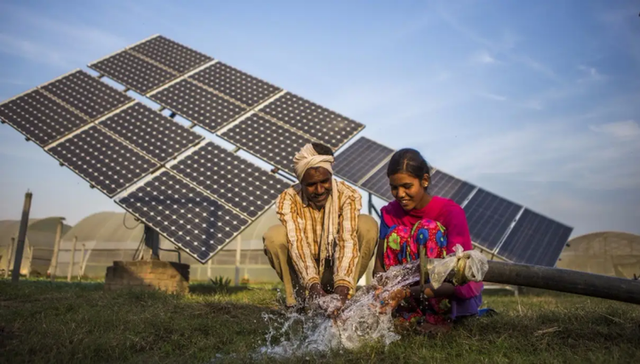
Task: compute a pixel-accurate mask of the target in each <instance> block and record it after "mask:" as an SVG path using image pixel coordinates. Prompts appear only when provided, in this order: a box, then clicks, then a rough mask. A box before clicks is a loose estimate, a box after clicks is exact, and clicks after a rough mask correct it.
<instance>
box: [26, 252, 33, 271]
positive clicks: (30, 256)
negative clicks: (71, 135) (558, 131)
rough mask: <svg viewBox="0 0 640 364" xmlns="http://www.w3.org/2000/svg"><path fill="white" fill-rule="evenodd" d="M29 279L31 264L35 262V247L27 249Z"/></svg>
mask: <svg viewBox="0 0 640 364" xmlns="http://www.w3.org/2000/svg"><path fill="white" fill-rule="evenodd" d="M27 254H28V258H27V278H31V263H32V262H33V247H32V246H31V245H29V246H28V247H27Z"/></svg>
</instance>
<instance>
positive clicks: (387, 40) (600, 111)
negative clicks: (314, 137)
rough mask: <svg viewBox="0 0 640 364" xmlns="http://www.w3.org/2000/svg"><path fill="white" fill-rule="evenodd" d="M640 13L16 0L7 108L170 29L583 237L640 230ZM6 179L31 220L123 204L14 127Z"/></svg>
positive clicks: (547, 4) (4, 94)
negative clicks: (27, 199)
mask: <svg viewBox="0 0 640 364" xmlns="http://www.w3.org/2000/svg"><path fill="white" fill-rule="evenodd" d="M638 13H640V4H638V3H637V2H635V1H623V0H620V1H581V0H576V1H562V2H558V1H535V2H534V1H528V2H524V1H455V2H453V1H449V2H444V1H442V2H439V1H398V2H389V1H387V2H383V1H348V2H342V1H322V2H315V3H312V2H307V1H304V2H293V1H291V2H285V1H269V2H266V1H234V2H230V1H227V2H222V1H189V2H177V1H176V2H171V1H135V2H133V1H131V2H126V1H108V2H106V1H64V2H53V1H6V0H4V1H2V2H0V64H2V67H0V100H5V99H8V98H10V97H13V96H15V95H17V94H19V93H21V92H24V91H26V90H28V89H31V88H33V87H35V86H37V85H39V84H41V83H44V82H47V81H49V80H51V79H53V78H55V77H58V76H60V75H62V74H64V73H67V72H69V71H71V70H73V69H76V68H83V69H86V64H88V63H90V62H91V61H94V60H96V59H99V58H101V57H103V56H105V55H108V54H110V53H112V52H114V51H117V50H119V49H121V48H123V47H125V46H128V45H130V44H132V43H134V42H137V41H139V40H142V39H144V38H147V37H149V36H151V35H153V34H158V33H159V34H162V35H165V36H167V37H169V38H172V39H174V40H176V41H178V42H181V43H184V44H186V45H188V46H190V47H193V48H195V49H198V50H200V51H202V52H204V53H206V54H208V55H210V56H212V57H214V58H217V59H219V60H221V61H223V62H226V63H228V64H231V65H232V66H234V67H237V68H239V69H241V70H243V71H245V72H248V73H250V74H252V75H254V76H258V77H260V78H263V79H265V80H267V81H269V82H271V83H273V84H276V85H278V86H280V87H282V88H284V89H287V90H289V91H292V92H294V93H297V94H300V95H302V96H303V97H305V98H308V99H310V100H312V101H314V102H317V103H319V104H321V105H323V106H326V107H328V108H331V109H333V110H335V111H338V112H340V113H342V114H344V115H347V116H349V117H351V118H354V119H356V120H358V121H360V122H362V123H364V124H366V126H367V128H366V129H365V131H363V133H362V134H361V135H364V136H367V137H370V138H372V139H374V140H377V141H379V142H381V143H383V144H386V145H388V146H389V147H392V148H402V147H414V148H418V149H419V150H420V151H421V152H422V153H423V154H424V155H425V157H426V158H427V160H428V161H429V162H430V163H431V164H433V165H434V166H436V167H439V168H441V169H442V170H444V171H446V172H449V173H451V174H453V175H456V176H458V177H460V178H463V179H465V180H469V181H470V182H472V183H474V184H477V185H479V186H481V187H483V188H486V189H488V190H489V191H492V192H494V193H497V194H499V195H501V196H503V197H506V198H508V199H511V200H513V201H515V202H517V203H520V204H523V205H525V206H527V207H530V208H532V209H534V210H535V211H538V212H540V213H543V214H545V215H548V216H550V217H552V218H554V219H558V220H560V221H562V222H564V223H566V224H569V225H571V226H573V227H574V228H575V230H574V236H577V235H581V234H584V233H588V232H592V231H601V230H618V231H629V232H634V233H640V162H638V160H639V157H640V101H638V100H640V17H638ZM0 171H2V172H0V183H1V184H2V188H1V189H0V219H18V218H19V217H20V212H21V208H22V199H23V197H24V193H25V192H26V190H27V189H31V190H32V191H33V192H34V201H33V205H32V216H34V217H44V216H53V215H62V216H66V217H67V218H68V221H69V223H71V224H74V223H77V222H78V221H79V220H80V219H81V218H82V217H84V216H87V215H89V214H91V213H94V212H98V211H105V210H112V211H119V207H118V206H117V205H115V204H114V203H113V202H112V201H111V200H110V199H109V198H107V197H106V196H104V195H103V194H101V193H100V192H98V191H97V190H91V189H89V188H88V185H87V183H86V182H84V181H83V180H82V179H81V178H79V177H78V176H76V175H75V174H74V173H72V172H70V171H69V170H67V169H64V168H60V167H59V166H58V164H57V162H56V161H55V160H54V159H52V158H51V157H49V156H48V155H46V154H45V153H44V152H43V151H42V150H41V149H40V148H39V147H38V146H37V145H35V144H33V143H26V142H25V141H24V139H23V138H22V137H21V135H20V134H19V133H18V132H16V131H15V130H14V129H12V128H11V127H9V126H7V125H3V126H1V127H0ZM74 198H75V199H74ZM378 205H380V202H378Z"/></svg>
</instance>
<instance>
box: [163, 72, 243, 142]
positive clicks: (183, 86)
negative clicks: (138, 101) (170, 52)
mask: <svg viewBox="0 0 640 364" xmlns="http://www.w3.org/2000/svg"><path fill="white" fill-rule="evenodd" d="M150 98H151V99H152V100H153V101H155V102H157V103H159V104H160V105H162V106H164V107H166V108H167V109H169V110H172V111H175V112H176V113H177V114H180V115H181V116H183V117H184V118H185V119H187V120H189V121H192V122H194V123H196V124H198V125H199V126H201V127H203V128H204V129H206V130H208V131H210V132H212V133H215V132H217V131H218V129H220V128H222V127H223V126H225V125H226V124H228V123H230V122H231V121H233V120H234V119H236V118H237V117H239V116H240V115H242V114H243V113H244V112H246V111H247V109H246V108H245V107H242V106H240V105H238V104H236V103H234V102H232V101H229V100H227V99H226V98H224V97H222V96H220V95H217V94H216V93H214V92H213V91H210V90H208V89H206V88H204V87H202V86H200V85H197V84H195V83H193V82H191V81H189V80H186V79H183V80H180V81H178V82H176V83H174V84H172V85H169V86H168V87H166V88H163V89H160V90H159V91H157V92H154V93H153V94H151V95H150Z"/></svg>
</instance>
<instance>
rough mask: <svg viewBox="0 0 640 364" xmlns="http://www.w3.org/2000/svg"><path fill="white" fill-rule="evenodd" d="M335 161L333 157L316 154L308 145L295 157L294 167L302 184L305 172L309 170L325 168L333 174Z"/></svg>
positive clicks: (311, 146)
mask: <svg viewBox="0 0 640 364" xmlns="http://www.w3.org/2000/svg"><path fill="white" fill-rule="evenodd" d="M333 161H334V158H333V156H331V155H321V154H318V152H316V150H315V149H314V148H313V145H311V143H309V144H306V145H305V146H304V147H302V149H300V151H299V152H298V154H296V155H295V157H293V167H294V169H295V171H296V177H298V181H299V182H302V177H303V176H304V172H306V171H307V169H309V168H315V167H323V168H325V169H326V170H328V171H329V173H331V174H333Z"/></svg>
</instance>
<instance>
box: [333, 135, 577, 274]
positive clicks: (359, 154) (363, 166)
mask: <svg viewBox="0 0 640 364" xmlns="http://www.w3.org/2000/svg"><path fill="white" fill-rule="evenodd" d="M393 153H394V150H393V149H391V148H389V147H386V146H384V145H382V144H380V143H378V142H375V141H373V140H370V139H368V138H366V137H361V138H359V139H357V140H356V141H354V142H353V143H352V144H351V145H349V146H348V147H347V148H345V149H344V150H343V151H341V152H340V153H339V154H337V155H336V162H335V166H334V172H335V174H336V175H337V176H339V177H340V178H342V179H344V180H347V181H349V182H351V183H354V184H356V185H357V186H359V187H360V188H362V189H363V190H365V191H367V192H369V193H371V194H373V195H375V196H377V197H379V198H381V199H382V200H384V201H387V202H390V201H393V200H394V197H393V195H392V194H391V188H390V187H389V178H388V177H387V168H388V165H389V159H390V157H391V155H393ZM371 171H373V172H371ZM428 192H429V193H430V194H431V195H434V196H440V197H444V198H448V199H451V200H453V201H454V202H455V203H456V204H458V205H460V206H462V207H463V209H464V211H465V214H466V217H467V223H468V226H469V232H470V235H471V239H472V241H473V242H474V243H475V244H476V245H477V246H479V247H480V248H481V249H483V250H485V251H488V252H490V253H493V254H495V255H497V256H499V257H502V258H504V259H506V260H509V261H513V262H517V263H526V264H537V265H546V266H554V265H555V263H556V261H557V259H558V257H559V256H560V252H561V251H562V247H563V246H564V244H566V242H567V240H568V238H569V235H571V231H572V228H570V227H568V226H566V225H563V224H561V223H559V222H557V221H554V220H551V219H549V218H547V217H544V216H542V215H540V214H537V213H534V212H532V211H530V210H528V209H524V208H523V207H522V206H520V205H517V204H515V203H513V202H511V201H508V200H506V199H504V198H502V197H500V196H497V195H495V194H493V193H491V192H489V191H486V190H484V189H481V188H478V187H476V186H475V185H473V184H471V183H469V182H466V181H463V180H461V179H458V178H456V177H454V176H452V175H450V174H448V173H446V172H444V171H442V170H440V169H436V170H435V171H432V172H431V182H430V185H429V188H428ZM523 209H524V210H523ZM522 210H523V213H522V214H521V216H520V217H519V218H518V215H519V214H520V211H522ZM514 222H515V225H514ZM512 226H513V228H512Z"/></svg>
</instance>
